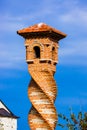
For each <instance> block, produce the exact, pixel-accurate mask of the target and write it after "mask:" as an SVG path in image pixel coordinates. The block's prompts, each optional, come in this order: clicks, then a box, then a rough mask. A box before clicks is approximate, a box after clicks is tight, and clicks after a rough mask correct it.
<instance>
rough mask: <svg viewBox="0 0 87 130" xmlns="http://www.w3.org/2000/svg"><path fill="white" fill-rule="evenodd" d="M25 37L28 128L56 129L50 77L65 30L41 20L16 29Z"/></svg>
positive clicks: (54, 87) (53, 83) (53, 92)
mask: <svg viewBox="0 0 87 130" xmlns="http://www.w3.org/2000/svg"><path fill="white" fill-rule="evenodd" d="M17 33H18V34H19V35H20V36H22V37H23V38H25V47H26V61H27V63H28V70H29V73H30V75H31V77H32V78H31V81H30V84H29V87H28V96H29V99H30V101H31V103H32V108H31V110H30V112H29V115H28V121H29V124H30V128H31V130H55V127H56V123H57V113H56V109H55V106H54V101H55V98H56V94H57V90H56V83H55V80H54V78H53V75H54V72H55V71H56V64H57V61H58V58H57V55H58V42H59V40H61V39H63V38H65V37H66V34H64V33H62V32H60V31H59V30H56V29H55V28H52V27H51V26H48V25H47V24H44V23H39V24H35V25H33V26H30V27H28V28H24V29H22V30H19V31H17Z"/></svg>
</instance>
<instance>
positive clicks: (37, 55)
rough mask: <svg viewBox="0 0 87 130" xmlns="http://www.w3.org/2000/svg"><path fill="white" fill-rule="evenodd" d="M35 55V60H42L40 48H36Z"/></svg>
mask: <svg viewBox="0 0 87 130" xmlns="http://www.w3.org/2000/svg"><path fill="white" fill-rule="evenodd" d="M34 53H35V57H34V58H40V48H39V47H38V46H35V47H34Z"/></svg>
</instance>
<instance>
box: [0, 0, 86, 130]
mask: <svg viewBox="0 0 87 130" xmlns="http://www.w3.org/2000/svg"><path fill="white" fill-rule="evenodd" d="M40 22H44V23H46V24H48V25H50V26H52V27H54V28H56V29H59V30H61V31H62V32H64V33H66V34H67V37H66V38H65V39H63V40H61V41H60V44H59V45H60V48H59V64H58V65H57V71H56V74H55V80H56V82H57V85H58V96H57V99H56V102H55V105H56V108H57V111H58V112H59V113H60V112H63V113H64V114H66V115H68V110H69V107H72V108H73V111H74V112H75V113H77V112H78V111H80V110H82V111H83V112H86V111H87V1H86V0H62V1H61V0H15V1H12V0H0V32H1V34H0V99H1V100H2V101H3V102H4V103H5V104H6V105H7V106H8V107H9V108H10V109H11V110H12V111H13V112H14V113H15V114H16V115H18V116H20V119H19V120H18V130H24V129H26V130H29V127H28V123H27V113H28V111H29V109H30V107H31V104H30V101H29V100H28V97H27V87H28V84H29V81H30V75H29V73H28V70H27V64H26V62H25V47H24V39H23V38H22V37H20V36H18V35H17V34H16V31H17V30H19V29H22V28H25V27H28V26H31V25H33V24H36V23H40ZM56 129H58V130H59V128H58V127H57V128H56Z"/></svg>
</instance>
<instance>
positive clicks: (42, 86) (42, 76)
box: [28, 69, 57, 130]
mask: <svg viewBox="0 0 87 130" xmlns="http://www.w3.org/2000/svg"><path fill="white" fill-rule="evenodd" d="M29 73H30V75H31V77H32V78H31V81H30V84H29V87H28V96H29V99H30V101H31V103H32V108H31V110H30V112H29V115H28V121H29V124H30V128H31V130H54V129H55V127H56V122H57V113H56V109H55V106H54V101H55V98H56V94H57V89H56V83H55V80H54V78H53V74H52V73H51V72H49V71H33V70H32V69H29Z"/></svg>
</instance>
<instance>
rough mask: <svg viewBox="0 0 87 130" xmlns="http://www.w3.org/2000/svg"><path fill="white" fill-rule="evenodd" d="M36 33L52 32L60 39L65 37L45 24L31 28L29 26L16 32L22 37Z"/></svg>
mask: <svg viewBox="0 0 87 130" xmlns="http://www.w3.org/2000/svg"><path fill="white" fill-rule="evenodd" d="M36 32H54V33H56V34H57V35H60V36H61V38H63V37H66V34H65V33H63V32H61V31H59V30H57V29H55V28H52V27H51V26H49V25H47V24H45V23H39V24H35V25H33V26H29V27H27V28H24V29H22V30H18V31H17V33H18V34H19V35H22V36H23V34H27V33H28V34H29V33H36Z"/></svg>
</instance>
